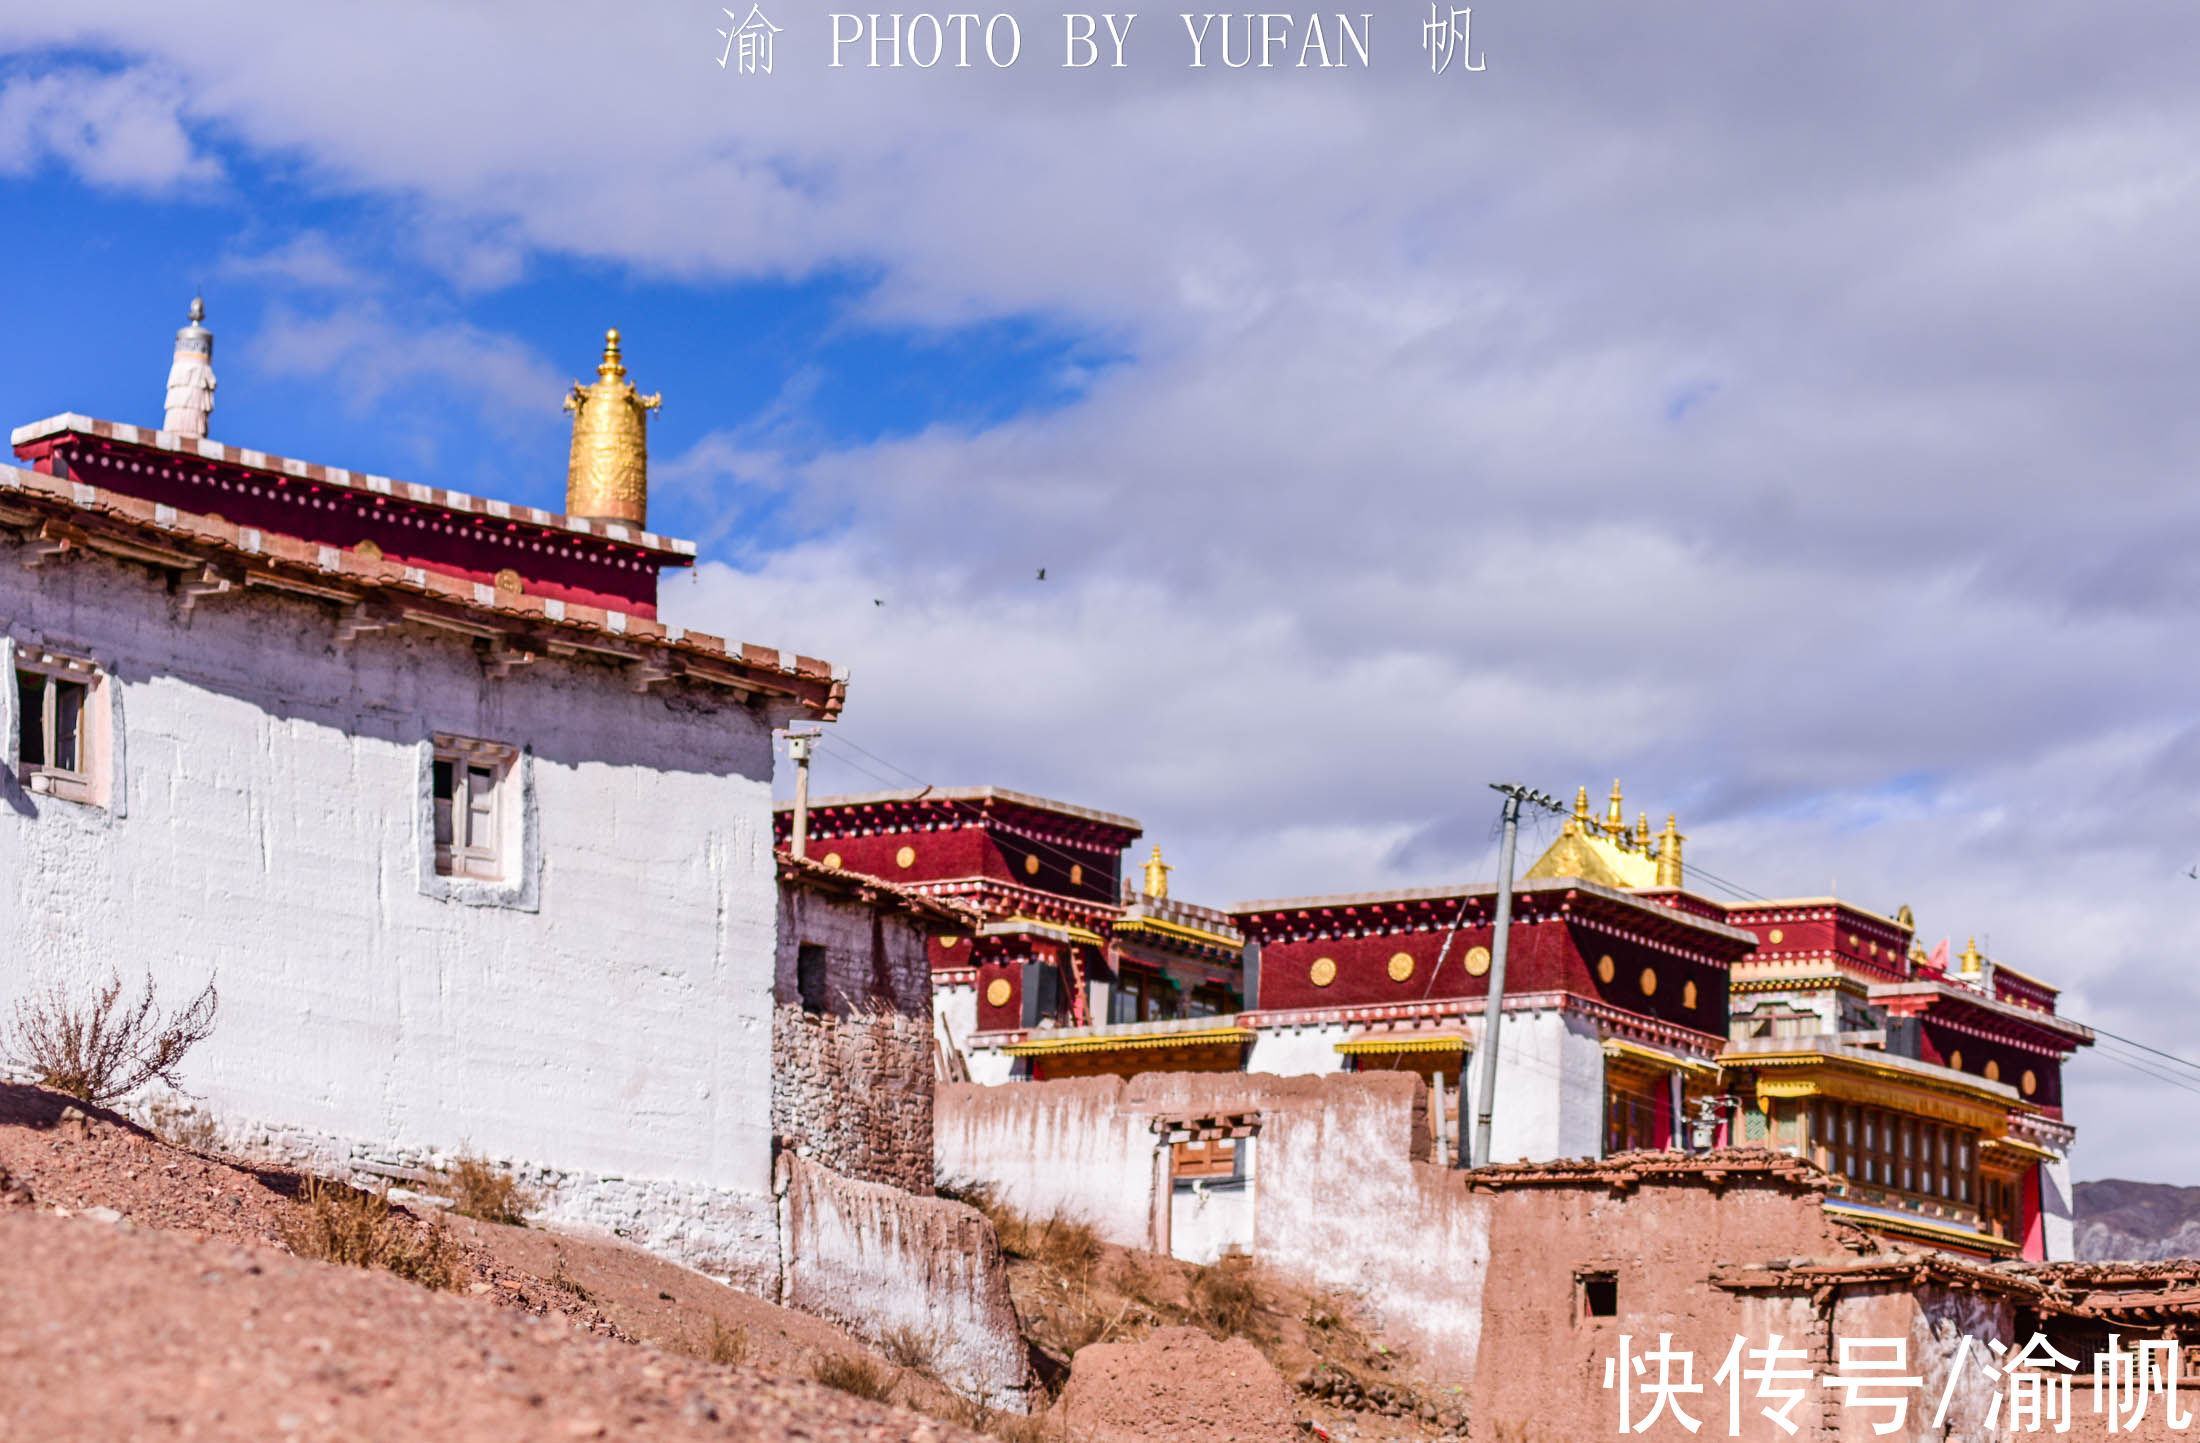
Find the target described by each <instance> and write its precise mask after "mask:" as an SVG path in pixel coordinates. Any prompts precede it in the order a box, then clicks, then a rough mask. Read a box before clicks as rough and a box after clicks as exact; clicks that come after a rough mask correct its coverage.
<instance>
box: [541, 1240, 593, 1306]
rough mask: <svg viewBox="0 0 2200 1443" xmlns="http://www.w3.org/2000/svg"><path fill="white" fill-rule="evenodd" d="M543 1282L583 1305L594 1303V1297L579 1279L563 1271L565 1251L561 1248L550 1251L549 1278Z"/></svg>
mask: <svg viewBox="0 0 2200 1443" xmlns="http://www.w3.org/2000/svg"><path fill="white" fill-rule="evenodd" d="M544 1281H546V1282H548V1283H549V1284H550V1286H551V1287H553V1288H556V1289H557V1290H558V1291H559V1292H561V1293H563V1294H565V1295H566V1296H567V1297H569V1298H577V1299H579V1300H580V1301H581V1302H584V1303H593V1302H595V1301H596V1295H595V1294H594V1293H591V1292H590V1291H588V1289H586V1288H584V1287H582V1286H581V1282H580V1279H578V1278H576V1277H574V1276H573V1275H572V1274H571V1273H569V1272H567V1271H566V1270H565V1249H563V1248H553V1249H552V1261H551V1264H550V1276H549V1277H548V1278H547V1279H545V1280H544Z"/></svg>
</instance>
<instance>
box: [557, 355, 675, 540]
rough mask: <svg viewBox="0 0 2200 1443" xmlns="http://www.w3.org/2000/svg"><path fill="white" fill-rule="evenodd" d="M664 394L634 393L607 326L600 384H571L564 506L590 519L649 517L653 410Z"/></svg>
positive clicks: (632, 522)
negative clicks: (570, 435) (570, 430)
mask: <svg viewBox="0 0 2200 1443" xmlns="http://www.w3.org/2000/svg"><path fill="white" fill-rule="evenodd" d="M662 400H663V397H661V396H642V395H637V394H635V391H634V387H633V386H632V385H631V384H629V383H628V381H627V379H626V366H625V364H624V363H623V362H622V361H621V360H620V358H619V333H618V331H616V330H610V331H606V332H605V333H604V338H603V361H602V362H601V363H600V364H599V365H598V366H597V367H596V383H595V384H594V385H592V386H583V385H582V384H581V383H580V382H578V381H575V382H574V383H573V389H572V391H571V393H569V394H568V395H567V396H566V398H565V409H566V410H568V411H571V412H572V413H573V451H572V457H571V459H570V460H569V461H568V462H567V464H566V469H565V510H566V514H568V515H570V516H582V517H586V518H588V519H589V520H592V521H624V522H627V523H628V524H630V525H634V526H641V525H644V524H646V523H647V522H648V520H649V429H648V420H649V413H650V412H651V411H654V410H656V409H657V407H658V405H659V404H660V403H661V402H662Z"/></svg>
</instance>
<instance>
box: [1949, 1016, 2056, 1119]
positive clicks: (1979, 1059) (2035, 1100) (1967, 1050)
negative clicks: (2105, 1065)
mask: <svg viewBox="0 0 2200 1443" xmlns="http://www.w3.org/2000/svg"><path fill="white" fill-rule="evenodd" d="M1919 1020H1920V1023H1921V1027H1920V1030H1921V1031H1922V1032H1923V1034H1924V1040H1925V1047H1924V1049H1923V1050H1924V1051H1925V1052H1926V1053H1927V1054H1928V1056H1927V1060H1928V1061H1931V1062H1937V1063H1939V1064H1940V1065H1941V1066H1943V1067H1953V1066H1954V1065H1955V1063H1954V1061H1953V1060H1952V1059H1953V1058H1954V1056H1955V1054H1956V1053H1958V1052H1960V1053H1962V1054H1963V1070H1964V1071H1965V1072H1968V1073H1969V1074H1971V1075H1972V1076H1973V1077H1984V1076H1985V1075H1986V1064H1987V1063H1988V1062H1989V1061H1991V1062H1992V1063H1993V1064H1994V1065H1995V1068H1996V1070H1998V1071H1999V1072H2000V1073H2001V1076H2000V1077H1998V1078H1996V1079H1994V1080H1995V1081H1997V1082H2000V1083H2002V1084H2003V1085H2005V1086H2008V1087H2014V1088H2016V1089H2017V1093H2018V1095H2019V1096H2020V1097H2022V1098H2024V1100H2025V1101H2026V1102H2029V1103H2032V1104H2033V1105H2034V1106H2037V1107H2052V1108H2060V1107H2061V1106H2062V1063H2061V1062H2059V1061H2057V1060H2055V1059H2053V1058H2048V1057H2042V1056H2040V1054H2039V1053H2037V1052H2029V1051H2026V1050H2025V1049H2023V1048H2020V1047H2012V1046H2010V1045H2009V1044H2007V1043H2005V1042H1989V1041H1987V1040H1986V1039H1984V1038H1981V1037H1975V1036H1973V1035H1972V1034H1970V1033H1968V1032H1958V1031H1956V1030H1955V1029H1954V1028H1952V1027H1944V1026H1942V1025H1940V1024H1939V1023H1936V1022H1934V1021H1933V1018H1932V1014H1931V1013H1927V1014H1926V1015H1925V1016H1924V1017H1923V1018H1921V1019H1919ZM2027 1071H2029V1072H2030V1073H2031V1074H2032V1081H2033V1084H2034V1087H2033V1090H2032V1091H2031V1092H2029V1093H2028V1092H2026V1091H2025V1090H2024V1074H2025V1073H2026V1072H2027Z"/></svg>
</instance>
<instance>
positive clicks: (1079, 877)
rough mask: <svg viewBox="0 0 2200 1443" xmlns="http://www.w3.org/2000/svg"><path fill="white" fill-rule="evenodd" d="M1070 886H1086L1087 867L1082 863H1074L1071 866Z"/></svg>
mask: <svg viewBox="0 0 2200 1443" xmlns="http://www.w3.org/2000/svg"><path fill="white" fill-rule="evenodd" d="M1069 884H1070V885H1071V886H1072V887H1082V886H1084V885H1085V867H1084V864H1083V863H1082V862H1072V863H1070V864H1069Z"/></svg>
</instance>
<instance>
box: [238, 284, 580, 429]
mask: <svg viewBox="0 0 2200 1443" xmlns="http://www.w3.org/2000/svg"><path fill="white" fill-rule="evenodd" d="M252 348H253V362H254V364H255V365H256V366H257V367H258V368H259V369H260V370H262V371H264V372H266V373H267V374H269V375H290V376H313V377H325V378H327V380H328V381H329V383H330V384H331V385H332V386H334V387H335V388H336V389H337V390H338V391H339V392H340V393H341V394H343V395H344V396H345V397H346V398H347V399H348V400H349V401H350V402H351V403H352V404H353V405H354V406H359V407H366V406H371V405H372V404H374V403H375V402H376V401H378V400H380V399H381V398H382V397H383V396H385V395H386V394H388V393H389V392H390V391H391V390H393V389H395V388H398V387H401V386H407V385H412V384H416V383H419V382H422V381H431V382H435V383H437V384H439V385H441V386H444V387H446V388H449V389H452V390H456V391H458V392H461V393H463V394H465V395H467V396H470V397H472V398H474V399H475V400H476V401H477V402H479V403H480V404H482V405H483V406H485V407H486V408H488V409H490V410H492V411H495V412H501V413H505V414H507V415H530V414H541V413H547V412H550V411H553V410H555V408H556V406H557V404H558V402H559V399H560V398H561V397H562V396H563V395H564V394H565V390H566V387H567V385H568V384H569V378H568V377H565V376H563V375H561V374H560V373H559V372H558V371H557V370H556V369H554V368H553V367H552V366H551V365H550V363H549V362H548V361H547V360H545V359H544V358H543V357H542V356H540V355H538V354H536V352H535V351H534V350H533V349H532V348H530V347H529V346H527V345H526V344H525V343H524V342H522V341H519V340H517V339H515V338H514V337H511V336H508V335H502V334H499V333H496V332H493V331H488V330H484V329H482V328H481V327H479V326H475V325H471V324H469V323H466V322H463V321H446V322H430V323H413V322H408V321H405V320H402V319H399V318H397V317H395V316H393V315H392V314H390V312H389V311H387V310H386V309H385V308H384V307H383V306H381V305H380V304H379V303H377V302H373V301H359V302H353V303H350V304H347V305H344V306H341V307H339V308H336V309H332V310H328V311H325V312H321V313H317V314H306V313H302V312H299V311H296V310H293V309H291V308H290V307H288V306H286V305H277V306H275V307H274V308H273V309H272V310H270V312H269V313H268V317H267V320H266V322H265V324H264V325H263V326H262V327H261V330H260V333H259V334H258V335H257V336H256V337H254V338H253V339H252Z"/></svg>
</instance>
